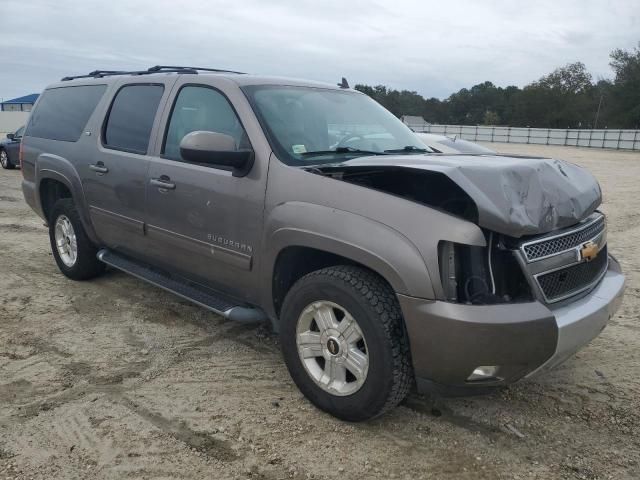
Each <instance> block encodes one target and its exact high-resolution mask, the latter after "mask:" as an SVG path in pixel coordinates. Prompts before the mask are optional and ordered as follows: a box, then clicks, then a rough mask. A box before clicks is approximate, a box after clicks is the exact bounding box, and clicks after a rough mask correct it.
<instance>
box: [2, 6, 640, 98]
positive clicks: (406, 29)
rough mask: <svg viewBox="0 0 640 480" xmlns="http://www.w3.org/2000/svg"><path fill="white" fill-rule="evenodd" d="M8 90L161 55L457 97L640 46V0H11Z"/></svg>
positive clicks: (592, 64)
mask: <svg viewBox="0 0 640 480" xmlns="http://www.w3.org/2000/svg"><path fill="white" fill-rule="evenodd" d="M3 4H4V6H3V8H2V10H3V17H5V18H9V17H11V16H12V15H15V16H16V19H15V20H11V21H4V22H3V31H2V34H1V36H0V38H1V40H0V58H2V59H3V60H2V66H1V67H0V97H5V98H9V97H13V96H19V95H23V94H26V93H31V92H33V91H39V90H42V88H43V87H44V86H46V85H47V84H48V83H51V82H53V81H56V80H58V79H59V78H60V77H62V76H65V75H69V74H81V73H87V72H89V71H91V70H94V69H97V68H101V69H121V68H125V69H128V68H146V67H148V66H151V65H155V64H158V63H163V64H177V65H197V66H214V67H221V68H230V69H235V70H242V71H249V72H255V73H261V74H272V75H282V76H294V77H302V78H309V79H314V80H321V81H329V82H335V81H337V80H338V79H339V78H340V77H342V76H346V77H347V78H348V79H349V81H350V82H351V83H352V84H354V83H356V82H358V83H369V84H386V85H389V86H392V87H394V88H407V89H411V90H417V91H419V92H420V93H421V94H423V95H426V96H438V97H445V96H448V95H449V94H450V93H452V92H454V91H456V90H458V89H460V88H462V87H470V86H472V85H473V84H476V83H480V82H482V81H485V80H490V81H492V82H494V83H496V84H498V85H503V86H506V85H511V84H515V85H519V86H522V85H525V84H526V83H529V82H531V81H533V80H536V79H537V78H539V77H540V76H542V75H544V74H546V73H548V72H550V71H551V70H553V69H554V68H556V67H558V66H561V65H564V64H566V63H569V62H574V61H578V60H579V61H583V62H584V63H585V64H586V65H587V68H588V69H589V70H590V71H591V72H592V73H593V74H594V77H595V78H598V77H609V76H610V75H611V73H610V69H609V67H608V61H609V58H608V55H609V53H610V52H611V50H613V49H614V48H618V47H621V48H630V47H633V46H635V45H636V44H637V42H638V40H640V35H639V32H640V9H638V8H637V0H617V1H611V2H600V1H585V0H582V1H580V0H565V1H558V0H555V1H551V0H539V1H536V2H528V3H526V4H525V3H523V2H512V1H507V0H504V1H500V0H496V1H488V0H485V1H482V2H479V1H474V0H451V1H448V2H442V1H424V0H422V1H421V0H396V1H395V2H389V1H387V2H383V1H378V2H374V1H364V0H351V1H344V0H324V1H318V0H271V1H268V2H267V1H261V0H248V1H239V0H215V1H214V0H191V1H181V2H176V1H165V0H144V1H129V0H110V1H109V2H105V1H103V0H101V1H96V0H85V1H83V2H77V1H70V0H54V1H46V0H31V1H29V2H25V1H24V0H20V1H18V0H8V1H7V0H5V1H4V2H3Z"/></svg>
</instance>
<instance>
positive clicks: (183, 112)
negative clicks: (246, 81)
mask: <svg viewBox="0 0 640 480" xmlns="http://www.w3.org/2000/svg"><path fill="white" fill-rule="evenodd" d="M174 92H175V94H174V96H173V97H172V99H171V105H172V107H171V109H170V110H169V109H167V113H166V115H165V119H164V120H163V125H162V127H161V128H162V131H163V138H161V139H159V140H158V148H159V152H158V153H159V155H158V156H157V157H154V158H153V159H152V160H151V165H150V168H149V175H148V177H147V182H148V186H147V189H148V190H147V235H148V237H149V240H150V249H149V252H150V253H151V254H153V255H154V256H155V262H154V263H156V264H161V265H163V266H165V267H167V268H169V269H171V271H172V272H175V273H177V274H179V275H181V276H184V277H186V278H188V279H190V280H192V281H195V282H197V283H202V284H205V285H207V286H209V287H212V288H214V289H218V290H221V291H223V292H225V293H227V294H230V295H232V296H235V297H236V298H239V299H243V300H246V301H252V300H255V293H256V288H255V285H256V280H257V279H256V274H255V271H256V265H255V256H254V255H255V253H256V252H257V249H258V246H259V242H260V239H261V232H262V218H263V211H264V196H265V188H266V177H267V164H268V152H270V150H265V149H255V154H256V159H255V163H254V165H253V168H252V170H251V172H250V173H249V174H248V175H247V176H245V177H240V178H239V177H234V176H232V174H231V171H229V170H224V169H221V168H218V167H215V166H212V165H204V164H193V163H189V162H187V161H185V160H183V159H182V157H181V155H180V141H181V140H182V138H183V137H184V136H185V135H186V134H188V133H190V132H193V131H213V132H218V133H224V134H227V135H230V136H232V137H233V138H234V139H235V141H236V148H238V149H249V148H252V141H251V140H250V139H249V136H248V134H247V129H246V128H245V127H246V124H247V122H249V123H250V124H251V129H250V131H251V132H252V134H254V136H255V137H259V135H257V133H256V130H255V129H257V128H259V127H257V122H256V120H255V116H253V114H252V112H250V107H249V106H248V102H247V101H246V98H245V97H244V95H243V94H242V93H241V91H240V90H239V88H238V87H237V86H236V85H235V84H231V82H230V81H229V80H226V81H225V80H224V79H208V81H207V84H206V85H205V84H199V83H194V82H193V78H191V79H189V78H180V79H179V80H178V82H177V83H176V85H175V86H174ZM230 99H232V100H233V103H232V101H230ZM238 106H240V109H239V110H240V113H243V115H244V118H242V119H241V118H240V115H239V112H238V111H236V108H237V107H238ZM257 140H258V141H260V139H259V138H258V139H257ZM261 150H262V152H263V153H262V154H261V153H260V151H261ZM265 152H266V153H265Z"/></svg>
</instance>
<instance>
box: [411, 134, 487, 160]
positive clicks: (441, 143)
mask: <svg viewBox="0 0 640 480" xmlns="http://www.w3.org/2000/svg"><path fill="white" fill-rule="evenodd" d="M416 136H417V137H418V138H419V139H420V141H421V142H422V143H424V144H425V145H426V146H428V147H430V148H431V149H432V150H434V151H436V152H437V153H466V154H471V155H494V154H495V153H496V152H494V151H493V150H491V149H489V148H487V147H483V146H482V145H478V144H477V143H473V142H470V141H468V140H463V139H462V138H458V137H455V136H454V137H450V136H447V135H438V134H436V133H419V132H416Z"/></svg>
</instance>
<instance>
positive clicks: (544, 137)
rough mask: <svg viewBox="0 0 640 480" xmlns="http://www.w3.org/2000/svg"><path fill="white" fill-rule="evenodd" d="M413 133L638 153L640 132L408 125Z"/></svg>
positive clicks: (481, 140) (475, 140) (483, 140)
mask: <svg viewBox="0 0 640 480" xmlns="http://www.w3.org/2000/svg"><path fill="white" fill-rule="evenodd" d="M408 126H409V127H411V128H413V129H414V130H415V131H416V132H428V133H437V134H441V135H449V136H453V135H457V136H458V137H460V138H463V139H465V140H471V141H474V142H477V141H480V142H502V143H531V144H537V145H567V146H572V147H592V148H615V149H618V150H640V130H575V129H570V128H569V129H554V128H520V127H485V126H468V125H427V126H423V125H420V126H417V125H416V126H415V127H413V126H412V125H408Z"/></svg>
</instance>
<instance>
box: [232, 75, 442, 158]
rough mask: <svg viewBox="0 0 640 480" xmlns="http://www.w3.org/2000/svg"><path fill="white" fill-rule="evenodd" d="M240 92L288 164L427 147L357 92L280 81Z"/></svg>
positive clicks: (406, 152)
mask: <svg viewBox="0 0 640 480" xmlns="http://www.w3.org/2000/svg"><path fill="white" fill-rule="evenodd" d="M244 91H245V92H246V94H247V96H248V98H249V101H250V102H251V104H252V106H253V109H254V110H255V112H256V114H257V116H258V118H259V120H260V123H261V124H262V127H263V128H264V130H265V131H266V133H267V136H268V137H269V141H270V143H271V147H272V148H273V150H274V151H275V152H276V155H277V156H278V158H280V160H282V161H283V162H285V163H287V164H289V165H318V164H321V163H335V162H341V161H344V160H347V159H349V158H353V157H355V156H361V155H385V154H390V153H402V154H412V153H424V152H430V151H431V150H430V149H429V148H428V147H425V145H423V144H422V142H420V141H419V140H418V139H417V138H416V137H415V135H414V134H413V132H412V131H411V130H409V128H407V127H406V126H405V125H404V124H403V123H402V122H401V121H400V120H398V119H397V118H396V117H395V116H394V115H393V114H391V113H390V112H389V111H387V110H386V109H384V108H383V107H381V106H380V105H379V104H378V103H376V102H375V101H373V100H372V99H371V98H369V97H368V96H366V95H363V94H360V93H356V92H353V91H340V90H330V89H321V88H312V87H292V86H280V85H277V86H271V85H269V86H248V87H245V88H244Z"/></svg>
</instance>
